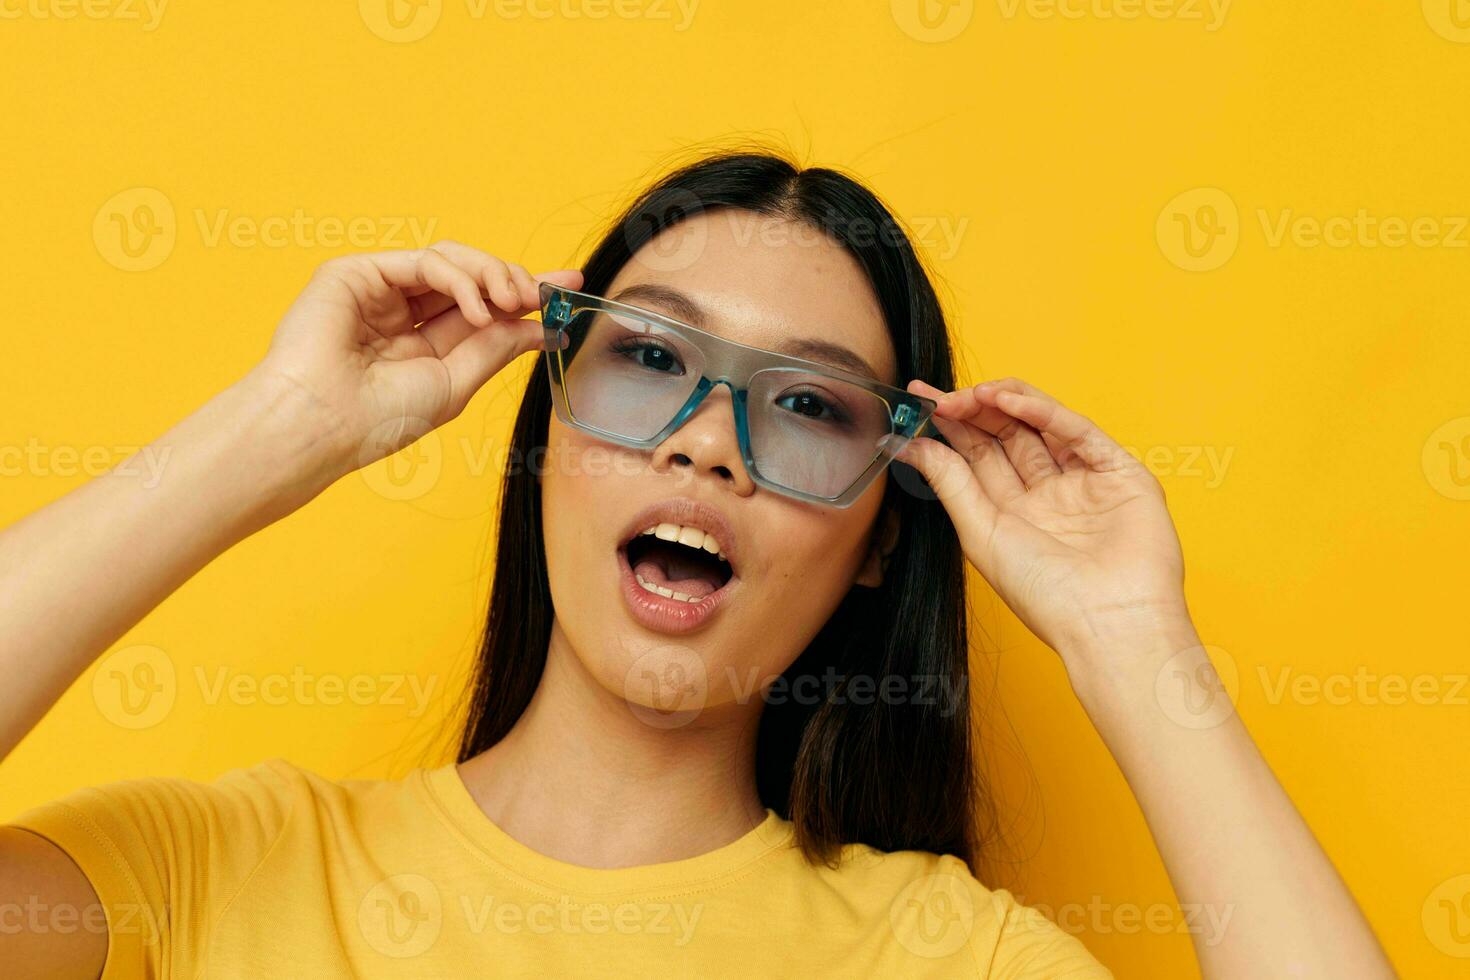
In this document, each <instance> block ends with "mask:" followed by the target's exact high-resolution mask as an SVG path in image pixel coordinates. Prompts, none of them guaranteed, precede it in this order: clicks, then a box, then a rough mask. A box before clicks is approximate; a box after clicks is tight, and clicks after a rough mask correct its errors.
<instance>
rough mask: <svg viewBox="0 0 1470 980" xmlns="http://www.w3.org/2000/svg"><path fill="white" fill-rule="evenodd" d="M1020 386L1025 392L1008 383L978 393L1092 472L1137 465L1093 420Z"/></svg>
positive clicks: (984, 399) (1030, 388) (1024, 385)
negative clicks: (1079, 460) (1040, 434)
mask: <svg viewBox="0 0 1470 980" xmlns="http://www.w3.org/2000/svg"><path fill="white" fill-rule="evenodd" d="M1009 380H1015V379H1009ZM1017 383H1018V384H1019V385H1020V386H1021V387H1022V388H1023V389H1024V390H1022V391H1016V390H1014V388H1015V385H1012V384H1009V383H1007V384H997V385H996V386H995V387H993V388H989V389H987V390H985V391H981V392H979V394H978V397H979V398H980V399H981V400H983V401H989V402H993V403H994V405H995V406H996V407H997V408H999V409H1001V410H1002V411H1004V412H1006V413H1007V414H1008V415H1012V416H1014V417H1016V418H1017V419H1020V420H1021V421H1022V422H1025V423H1026V424H1027V425H1030V426H1031V427H1032V428H1034V429H1035V430H1036V431H1037V432H1040V433H1042V434H1043V435H1044V436H1046V437H1047V439H1048V440H1049V441H1051V442H1052V443H1054V445H1055V446H1056V447H1057V449H1058V450H1059V451H1064V452H1065V453H1068V454H1071V455H1072V456H1075V457H1077V458H1079V459H1081V460H1082V462H1083V463H1085V464H1086V465H1087V466H1088V467H1089V468H1091V469H1093V470H1097V471H1098V472H1109V471H1112V470H1118V469H1123V468H1126V467H1128V466H1129V464H1130V463H1132V462H1136V460H1134V459H1133V457H1132V456H1129V455H1128V454H1127V453H1126V452H1124V451H1123V449H1122V447H1121V446H1119V445H1118V444H1117V443H1116V442H1114V441H1113V440H1112V439H1111V438H1110V437H1109V436H1108V435H1107V434H1106V433H1105V432H1103V431H1102V429H1100V428H1098V427H1097V425H1096V424H1095V423H1094V422H1093V421H1092V420H1091V419H1089V418H1087V417H1086V416H1083V415H1080V414H1078V413H1077V412H1074V411H1072V410H1071V409H1070V408H1067V407H1066V406H1064V405H1062V404H1061V403H1060V402H1058V401H1057V400H1056V399H1054V398H1052V397H1051V396H1050V395H1048V394H1046V393H1045V392H1043V391H1041V390H1040V389H1038V388H1035V387H1033V386H1031V385H1027V384H1026V383H1025V382H1017Z"/></svg>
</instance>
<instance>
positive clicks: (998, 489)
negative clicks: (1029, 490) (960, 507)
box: [932, 416, 1026, 503]
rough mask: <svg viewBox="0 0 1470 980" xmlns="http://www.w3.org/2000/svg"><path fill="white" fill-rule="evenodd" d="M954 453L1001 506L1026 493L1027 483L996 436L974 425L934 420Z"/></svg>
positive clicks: (949, 420)
mask: <svg viewBox="0 0 1470 980" xmlns="http://www.w3.org/2000/svg"><path fill="white" fill-rule="evenodd" d="M932 421H933V423H934V427H935V428H937V429H938V430H939V432H940V434H941V435H943V436H944V438H945V439H947V440H949V444H950V446H951V447H953V449H954V451H955V452H957V453H959V455H960V457H961V458H962V459H963V460H964V461H965V463H966V464H967V465H968V466H969V467H970V470H971V472H973V473H974V474H975V479H977V480H979V481H980V485H981V488H982V489H983V490H984V491H985V493H986V494H987V495H988V496H989V497H990V499H992V500H994V501H996V502H997V503H1008V502H1009V501H1011V500H1013V499H1015V498H1016V497H1019V496H1021V495H1022V494H1024V493H1025V492H1026V484H1025V483H1024V482H1023V481H1022V479H1021V475H1020V474H1019V473H1017V472H1016V467H1015V466H1014V465H1013V464H1012V463H1011V461H1010V459H1009V458H1007V456H1006V453H1005V450H1004V449H1002V448H1001V446H1000V444H999V443H998V442H996V440H995V437H994V436H992V435H991V434H990V433H988V432H985V431H983V430H981V429H979V428H976V427H975V426H973V425H969V424H967V423H965V422H962V421H956V420H955V419H945V418H940V417H938V416H934V417H933V418H932Z"/></svg>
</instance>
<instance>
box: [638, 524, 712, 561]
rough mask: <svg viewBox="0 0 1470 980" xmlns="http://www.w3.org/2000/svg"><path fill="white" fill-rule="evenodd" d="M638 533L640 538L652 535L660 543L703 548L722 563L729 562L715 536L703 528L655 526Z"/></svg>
mask: <svg viewBox="0 0 1470 980" xmlns="http://www.w3.org/2000/svg"><path fill="white" fill-rule="evenodd" d="M638 533H639V536H640V537H641V536H642V535H644V534H652V535H653V536H654V537H656V538H658V539H659V540H660V541H675V542H677V543H679V544H682V545H687V546H689V547H690V548H703V549H704V550H705V551H708V552H709V553H710V554H712V555H715V556H717V557H718V558H719V559H720V561H729V559H728V558H726V557H725V553H724V552H723V551H722V550H720V543H719V542H718V541H716V540H715V536H714V535H713V534H709V533H708V532H706V531H705V530H704V529H703V528H698V527H688V526H686V525H683V524H655V525H653V526H652V527H646V528H644V529H643V530H642V531H640V532H638Z"/></svg>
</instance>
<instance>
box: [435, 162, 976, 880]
mask: <svg viewBox="0 0 1470 980" xmlns="http://www.w3.org/2000/svg"><path fill="white" fill-rule="evenodd" d="M714 209H736V210H741V211H746V212H751V213H754V214H759V215H769V216H775V217H780V218H786V219H789V220H794V221H799V222H804V223H806V224H807V225H809V226H811V227H814V228H816V229H820V230H822V231H824V232H826V233H827V234H828V235H830V236H831V237H832V238H833V239H835V240H836V241H837V242H838V243H840V244H841V245H842V246H843V247H844V248H845V249H846V250H847V251H848V252H849V253H850V254H851V255H852V256H853V258H855V259H856V260H857V262H858V264H859V266H860V267H861V268H862V270H863V272H864V273H865V274H866V276H867V278H868V280H869V281H870V282H871V284H872V287H873V291H874V293H875V295H876V296H877V299H878V303H879V306H880V308H881V309H882V313H883V318H884V320H885V321H886V323H887V326H888V330H889V334H890V336H891V339H892V343H893V347H894V351H895V353H896V354H897V361H898V374H899V380H898V383H899V384H903V383H904V382H905V381H906V380H907V379H909V378H922V379H924V380H926V381H928V382H929V383H930V384H933V385H935V386H937V387H939V388H941V389H944V390H949V389H951V388H953V387H954V368H953V363H952V355H951V350H950V343H949V337H948V333H947V330H946V327H945V322H944V314H943V312H942V310H941V308H940V303H939V300H938V298H937V296H936V295H935V292H934V288H933V285H932V284H931V282H930V279H929V276H928V275H927V273H926V272H925V270H924V268H923V265H922V263H921V262H920V260H919V257H918V256H917V255H916V254H915V251H914V249H913V247H912V245H911V244H910V242H909V239H908V236H907V235H906V234H905V233H904V231H903V230H902V228H901V226H900V225H899V223H898V222H897V221H896V220H895V219H894V217H893V216H892V214H891V213H890V212H889V211H888V209H887V208H886V207H885V206H884V205H883V204H882V202H881V201H880V200H879V199H878V198H877V197H876V196H875V195H874V194H873V193H872V192H871V191H869V190H868V189H866V188H865V187H864V186H862V184H860V183H859V182H858V181H856V180H855V179H853V178H851V177H848V176H846V175H844V174H841V173H838V172H836V171H833V170H829V169H825V168H807V169H801V168H799V167H798V166H797V165H795V164H794V163H792V162H790V161H789V160H787V159H785V158H784V157H782V156H781V155H779V154H777V153H773V152H769V151H764V150H761V151H745V152H728V151H727V152H721V153H717V154H714V155H711V156H707V157H704V158H703V159H700V160H698V161H696V162H694V163H691V164H687V165H685V166H683V167H681V168H679V169H677V170H675V171H674V172H672V173H670V174H668V175H667V176H665V177H663V178H662V179H660V180H658V181H657V182H655V183H654V184H653V185H652V186H651V187H649V188H647V189H646V190H644V191H643V193H642V194H640V195H639V196H638V197H637V199H636V200H635V201H634V202H633V203H632V204H631V205H630V206H628V207H627V209H626V210H625V211H624V212H623V213H622V214H621V215H620V216H619V217H618V218H617V219H616V221H614V222H613V224H612V226H611V227H610V228H609V229H607V231H606V232H605V233H604V234H603V235H602V237H601V240H600V241H599V242H598V244H597V245H596V247H595V248H594V249H593V251H592V254H591V255H590V256H589V257H588V259H587V261H586V263H585V264H584V266H583V269H582V271H583V273H584V276H585V284H584V287H583V288H584V289H585V290H586V291H587V292H590V293H594V294H602V293H603V292H604V290H605V289H606V288H607V287H608V286H609V285H610V284H611V282H612V280H613V278H614V277H615V276H616V275H617V273H618V272H619V270H621V269H622V268H623V266H624V264H625V263H627V261H628V260H629V258H631V257H632V255H633V254H634V253H635V252H636V251H637V250H638V249H639V247H640V246H642V245H643V244H644V243H645V242H647V241H648V240H649V239H650V238H652V237H653V236H655V235H657V234H658V233H659V232H661V231H663V230H664V229H666V228H668V227H670V226H672V225H675V224H677V223H678V222H680V221H683V220H684V219H686V218H688V217H690V216H691V215H693V214H696V213H699V212H701V211H711V210H714ZM551 409H552V404H551V392H550V387H549V384H548V381H547V377H546V373H545V371H544V370H540V369H538V370H535V371H534V372H533V373H532V375H531V379H530V382H529V383H528V385H527V387H526V392H525V395H524V397H523V399H522V401H521V405H520V411H519V413H518V415H517V417H516V422H515V428H514V431H513V433H512V436H511V446H510V452H509V454H508V456H509V459H510V460H511V462H512V465H511V466H509V467H508V468H507V471H506V475H505V479H504V485H503V494H502V497H501V507H500V518H499V541H498V547H497V552H496V564H495V570H494V585H493V588H492V590H491V596H490V606H489V611H488V616H487V619H486V623H485V633H484V637H483V640H482V643H481V646H480V652H479V658H478V661H477V663H476V665H475V672H474V677H473V680H472V683H471V686H470V689H469V691H468V692H467V694H468V712H469V714H468V718H467V720H466V723H465V727H464V731H463V734H462V736H461V738H460V745H459V760H460V761H465V760H467V759H469V758H471V757H473V756H475V755H477V754H478V753H480V752H483V751H484V750H485V749H487V748H489V747H490V746H492V745H494V744H495V743H496V742H498V741H499V740H500V739H502V738H504V737H505V735H506V733H507V732H508V731H510V729H511V726H512V725H514V724H515V722H516V720H517V719H518V718H520V716H521V713H522V712H523V711H524V710H525V708H526V706H527V704H529V703H530V700H531V696H532V694H533V693H534V692H535V690H536V686H537V684H538V683H539V681H540V679H541V674H542V671H543V669H544V667H545V664H546V650H547V644H548V642H549V640H550V636H551V625H552V618H553V609H552V601H551V588H550V585H549V582H548V580H547V572H546V568H547V562H546V552H545V545H544V541H543V538H542V532H541V506H540V502H541V494H540V488H539V484H538V481H537V477H536V474H535V472H534V468H533V467H530V466H525V465H517V461H525V460H529V459H532V458H533V453H534V451H536V450H537V449H538V448H539V447H545V445H546V437H547V423H548V419H549V417H550V414H551ZM543 451H544V450H543ZM894 465H895V467H900V469H898V470H896V471H895V476H897V477H898V478H897V479H893V478H890V479H889V480H888V482H887V488H886V491H885V497H884V502H883V506H884V508H885V509H887V510H891V511H893V512H896V516H897V517H898V521H899V534H898V538H897V541H896V544H895V545H894V548H893V550H892V552H891V553H890V555H889V557H888V559H887V565H886V568H885V571H884V575H883V582H882V584H881V585H880V586H878V587H877V588H876V589H870V588H866V587H855V588H854V589H853V590H852V591H851V592H849V594H848V595H847V597H846V598H845V599H844V600H843V601H842V602H841V603H840V604H839V606H838V608H837V609H836V611H835V612H834V613H833V615H832V617H831V618H830V619H829V620H828V622H827V623H826V625H825V626H824V627H823V628H822V629H821V630H820V631H819V633H818V635H817V636H816V637H815V638H814V639H813V641H812V642H811V644H810V645H809V646H808V647H807V648H806V650H805V651H803V652H802V654H801V655H800V656H799V657H798V658H797V659H796V661H795V662H793V663H792V665H791V667H790V668H789V669H788V670H787V672H786V674H785V675H784V677H783V681H784V685H783V687H782V689H783V690H788V691H790V690H795V689H799V688H796V687H794V686H792V685H794V684H795V682H796V680H797V679H798V678H802V677H806V678H809V679H810V678H818V679H823V684H822V685H818V687H817V689H818V690H822V691H823V697H821V698H810V697H808V698H795V697H785V698H767V703H766V704H765V706H764V707H763V710H762V714H761V718H760V729H759V734H758V737H757V748H756V775H757V787H758V790H759V793H760V796H761V800H762V802H763V803H764V804H765V805H766V806H768V807H770V808H772V809H773V810H775V811H776V812H777V813H779V814H780V815H781V816H783V817H785V818H786V819H789V820H791V821H792V822H793V823H794V824H795V827H796V839H797V843H798V844H799V846H801V848H802V849H803V850H804V852H805V853H806V854H807V856H808V857H809V858H810V859H811V860H813V861H825V862H828V863H832V862H833V861H834V860H835V859H836V857H837V856H838V854H839V853H840V848H841V845H843V844H848V843H863V844H868V845H870V846H872V847H876V848H878V849H880V850H885V851H894V850H921V851H930V852H933V853H937V854H953V855H956V856H958V857H960V858H961V859H962V860H964V861H965V862H966V863H967V864H968V865H969V866H970V867H971V868H972V869H975V868H976V861H977V860H978V859H979V857H980V855H979V853H978V850H979V840H980V827H981V819H982V817H984V818H990V819H993V812H992V804H991V800H990V797H989V795H988V792H987V791H986V787H984V786H983V785H981V781H980V777H979V775H978V773H977V771H976V766H975V752H974V748H973V745H972V718H971V710H970V700H969V666H968V637H967V616H966V607H965V585H964V559H963V554H962V552H961V550H960V546H959V541H958V539H957V538H956V536H955V532H954V528H953V526H952V525H951V523H950V521H949V519H948V517H947V516H946V515H945V513H944V511H943V509H942V507H941V505H940V504H939V503H938V502H937V501H936V500H934V499H933V495H932V494H930V493H926V492H924V490H925V488H924V487H923V483H922V481H921V480H920V478H919V477H918V475H917V474H916V473H915V472H914V471H913V470H911V469H908V468H906V467H902V465H901V464H894ZM833 678H840V680H838V681H837V682H836V683H831V680H832V679H833ZM885 679H887V680H886V684H885ZM823 685H825V687H824V686H823ZM805 689H810V680H809V681H808V684H807V685H806V686H805ZM813 702H815V703H813ZM986 822H987V823H988V822H989V819H987V820H986Z"/></svg>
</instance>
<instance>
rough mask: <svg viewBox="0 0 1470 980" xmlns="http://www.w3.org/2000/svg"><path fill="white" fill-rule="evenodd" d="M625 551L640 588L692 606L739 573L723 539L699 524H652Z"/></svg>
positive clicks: (627, 544)
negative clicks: (723, 548)
mask: <svg viewBox="0 0 1470 980" xmlns="http://www.w3.org/2000/svg"><path fill="white" fill-rule="evenodd" d="M621 550H622V551H623V553H624V555H625V556H626V557H627V560H628V567H629V568H631V569H632V571H633V578H634V580H635V581H636V582H637V583H638V587H639V588H641V589H643V590H644V591H646V592H649V593H652V594H654V595H660V596H663V597H664V598H666V599H673V600H675V601H678V602H687V603H690V604H691V605H692V604H697V603H700V602H703V601H704V600H705V599H706V598H708V597H709V596H711V595H713V594H715V593H716V592H718V591H720V589H722V588H724V587H725V585H726V584H727V583H729V581H730V579H731V578H733V577H734V574H735V573H734V570H733V569H732V568H731V566H730V562H729V561H728V560H727V559H726V558H725V556H724V555H723V554H722V553H721V550H720V544H719V542H718V541H716V540H715V538H714V536H713V535H711V534H709V533H707V532H705V531H703V530H701V529H700V528H697V527H690V526H687V525H679V524H668V523H661V524H655V525H651V526H649V527H647V528H644V529H643V530H642V531H640V532H639V533H638V534H635V535H634V536H633V537H632V538H631V539H629V540H628V541H625V542H624V543H623V545H622V548H621Z"/></svg>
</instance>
